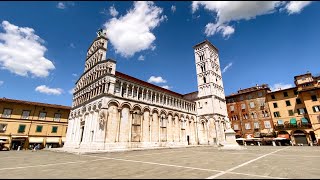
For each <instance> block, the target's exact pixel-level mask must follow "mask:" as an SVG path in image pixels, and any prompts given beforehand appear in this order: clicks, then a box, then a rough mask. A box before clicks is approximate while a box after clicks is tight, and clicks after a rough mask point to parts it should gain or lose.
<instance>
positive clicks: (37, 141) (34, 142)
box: [29, 137, 44, 149]
mask: <svg viewBox="0 0 320 180" xmlns="http://www.w3.org/2000/svg"><path fill="white" fill-rule="evenodd" d="M43 140H44V138H43V137H29V149H33V148H34V147H35V146H36V145H38V144H40V148H43V147H44V145H43Z"/></svg>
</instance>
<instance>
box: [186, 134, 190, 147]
mask: <svg viewBox="0 0 320 180" xmlns="http://www.w3.org/2000/svg"><path fill="white" fill-rule="evenodd" d="M187 142H188V145H190V138H189V135H187Z"/></svg>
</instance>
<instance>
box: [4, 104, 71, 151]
mask: <svg viewBox="0 0 320 180" xmlns="http://www.w3.org/2000/svg"><path fill="white" fill-rule="evenodd" d="M70 109H71V108H70V107H68V106H61V105H54V104H45V103H38V102H29V101H21V100H14V99H7V98H0V142H1V144H4V146H5V147H6V148H9V149H14V150H15V149H18V148H19V146H20V149H28V148H32V147H33V146H34V145H35V144H40V145H41V146H42V147H61V146H63V143H64V141H65V136H66V131H67V125H68V117H69V113H70Z"/></svg>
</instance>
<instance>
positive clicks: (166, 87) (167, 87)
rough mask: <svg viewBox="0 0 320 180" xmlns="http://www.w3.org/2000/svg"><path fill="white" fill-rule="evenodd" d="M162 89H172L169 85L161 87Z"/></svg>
mask: <svg viewBox="0 0 320 180" xmlns="http://www.w3.org/2000/svg"><path fill="white" fill-rule="evenodd" d="M161 87H162V88H165V89H170V87H169V86H168V85H165V86H161Z"/></svg>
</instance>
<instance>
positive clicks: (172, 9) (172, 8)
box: [171, 5, 177, 13]
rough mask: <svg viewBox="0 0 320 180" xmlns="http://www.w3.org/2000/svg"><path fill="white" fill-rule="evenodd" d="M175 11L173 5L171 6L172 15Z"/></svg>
mask: <svg viewBox="0 0 320 180" xmlns="http://www.w3.org/2000/svg"><path fill="white" fill-rule="evenodd" d="M176 9H177V8H176V6H174V5H172V6H171V11H172V12H173V13H174V12H176Z"/></svg>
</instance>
